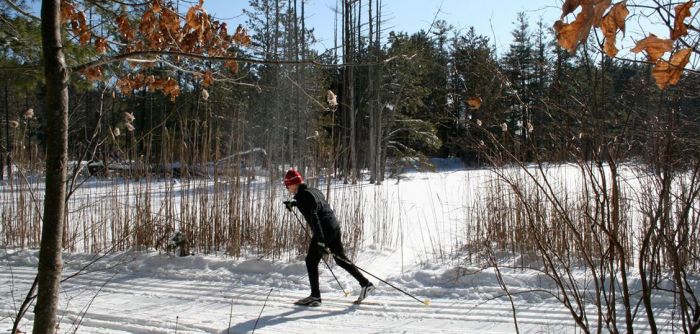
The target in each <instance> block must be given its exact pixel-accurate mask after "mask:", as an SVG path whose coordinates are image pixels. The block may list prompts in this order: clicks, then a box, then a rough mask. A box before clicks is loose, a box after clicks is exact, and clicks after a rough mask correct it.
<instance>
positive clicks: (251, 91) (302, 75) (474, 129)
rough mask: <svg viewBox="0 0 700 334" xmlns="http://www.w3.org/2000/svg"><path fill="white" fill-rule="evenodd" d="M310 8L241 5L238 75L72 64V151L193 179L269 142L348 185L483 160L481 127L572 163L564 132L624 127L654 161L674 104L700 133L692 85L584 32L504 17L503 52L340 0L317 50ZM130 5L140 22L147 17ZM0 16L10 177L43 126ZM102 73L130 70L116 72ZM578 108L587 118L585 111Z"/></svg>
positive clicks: (445, 28) (97, 21)
mask: <svg viewBox="0 0 700 334" xmlns="http://www.w3.org/2000/svg"><path fill="white" fill-rule="evenodd" d="M305 5H306V4H305V3H304V2H303V1H281V0H276V1H273V0H270V1H263V0H257V1H251V2H250V7H249V9H247V10H246V12H245V13H246V23H245V25H244V26H245V27H246V29H247V31H248V32H249V34H250V36H251V40H252V44H251V45H250V46H249V47H245V48H240V49H236V50H235V51H236V53H237V55H238V56H243V57H249V58H252V59H258V60H262V61H261V62H259V63H246V62H241V63H240V65H236V67H237V68H236V71H235V73H234V74H231V73H227V72H228V71H227V64H225V63H222V62H219V61H210V60H204V61H202V62H200V63H197V64H195V63H194V61H191V60H184V59H183V60H179V59H177V58H178V57H177V56H173V57H170V58H164V57H160V58H157V59H151V60H148V61H149V63H148V68H146V66H144V64H143V63H137V62H130V63H129V65H128V66H131V67H137V66H141V67H144V68H145V69H144V72H143V74H142V75H141V76H140V77H137V76H134V77H133V78H132V81H134V82H136V81H138V80H141V81H142V82H141V84H139V85H135V84H133V83H132V84H124V81H123V80H121V79H119V80H117V81H115V80H109V79H107V77H108V76H107V75H105V76H104V77H98V79H100V80H94V81H90V80H89V79H90V78H89V76H90V74H89V73H86V72H83V73H81V74H82V76H83V77H84V79H86V80H78V81H72V82H71V84H70V86H69V94H70V96H71V99H70V101H71V102H70V108H69V109H70V118H71V126H70V128H69V130H68V132H69V133H68V136H69V142H70V143H71V145H70V150H69V155H70V159H71V160H80V159H83V160H92V161H101V162H102V163H103V164H104V165H109V164H111V163H119V162H125V161H131V162H134V161H139V162H142V163H159V164H161V165H163V164H172V163H174V162H180V163H182V166H183V168H182V170H180V169H178V170H177V171H176V173H177V174H185V175H189V174H196V173H194V172H193V167H192V166H195V165H196V164H198V163H204V162H207V161H217V160H219V159H222V158H224V157H227V156H230V155H232V154H235V153H237V152H243V151H248V150H251V149H264V150H265V152H266V158H265V159H264V160H265V163H266V164H270V166H278V165H285V164H286V165H292V166H298V167H300V168H307V167H309V168H312V170H314V172H313V174H315V175H319V176H320V175H324V174H327V175H328V176H331V177H339V178H343V179H344V180H345V181H346V182H355V181H356V180H357V179H358V177H359V176H360V173H361V171H363V170H367V171H369V172H370V178H371V181H372V182H381V181H382V180H383V178H384V177H385V174H386V173H396V172H399V171H401V170H402V169H403V168H405V167H407V166H411V167H418V168H429V163H428V162H429V160H428V158H429V157H457V158H460V159H461V160H462V161H464V162H465V163H466V164H468V165H472V166H477V165H483V164H484V163H485V162H486V159H485V158H486V157H485V154H486V153H487V152H485V151H484V147H483V145H482V143H483V142H484V136H485V132H483V130H484V129H486V131H487V132H488V133H491V134H494V135H497V136H498V137H499V138H501V139H502V140H503V141H504V143H505V144H506V145H507V147H508V148H509V149H511V150H512V151H513V152H515V153H516V154H517V155H518V156H519V157H520V158H522V159H523V160H526V161H536V160H542V159H544V160H547V161H552V162H562V161H569V160H570V159H572V157H571V154H570V153H571V152H567V149H568V148H570V146H571V144H572V141H576V142H587V141H595V140H601V139H603V138H606V139H608V140H612V139H614V140H622V136H621V134H620V133H618V130H619V129H620V128H621V127H625V129H626V130H625V131H626V133H624V140H626V141H627V143H628V144H629V146H630V147H629V149H630V150H631V151H632V152H634V153H633V154H630V158H639V159H643V160H648V159H652V158H653V157H654V156H656V154H655V153H654V151H655V150H656V149H655V148H654V145H655V143H654V142H650V141H649V139H650V136H648V133H647V131H649V127H647V126H645V124H647V123H646V122H649V121H650V120H651V119H650V118H654V117H658V114H659V110H660V109H663V108H671V107H672V106H673V105H676V109H677V112H676V113H675V117H678V118H680V119H686V120H688V122H685V121H682V122H678V124H681V125H682V126H681V127H682V129H678V131H681V132H680V133H682V134H690V133H695V131H697V122H694V120H693V117H694V116H693V115H692V108H691V107H690V106H692V105H693V103H694V102H695V100H694V96H692V95H689V94H685V93H684V92H687V91H693V90H694V89H693V88H694V85H695V84H696V83H695V80H694V79H693V78H690V79H688V80H686V81H684V82H682V84H681V86H680V87H677V88H674V89H673V90H672V91H669V92H661V91H659V90H658V88H656V87H655V86H653V85H650V84H649V82H650V81H651V80H652V78H651V74H650V64H646V63H644V62H634V61H626V60H619V59H614V58H610V57H607V56H605V55H604V54H602V52H600V51H599V50H598V48H596V45H595V41H593V40H591V41H590V42H589V43H587V44H586V43H584V46H583V49H584V50H583V52H580V53H578V54H573V55H572V54H570V53H569V52H567V50H565V49H563V48H562V47H561V46H559V44H558V43H556V35H555V33H554V32H553V30H552V29H550V28H549V24H547V23H545V22H542V21H541V20H540V21H536V22H535V23H533V20H532V19H531V18H529V17H527V16H526V15H525V14H523V13H520V14H518V15H517V16H516V17H514V26H513V30H512V39H511V42H510V45H509V46H508V47H507V48H506V49H505V50H496V48H495V46H494V45H493V43H492V41H490V39H489V38H488V37H486V36H484V35H481V34H479V33H478V32H476V31H475V30H474V29H473V28H470V29H467V30H466V31H463V30H458V29H455V28H454V27H452V26H450V25H449V23H447V22H445V21H440V20H438V21H436V22H433V24H432V25H431V26H430V27H429V28H428V29H427V30H420V31H418V32H415V33H407V32H396V31H391V32H388V33H387V32H386V31H385V28H383V26H384V23H385V22H384V19H383V16H382V4H381V1H365V2H363V1H355V2H347V3H343V4H340V3H339V4H338V6H337V7H336V10H337V20H336V21H337V22H336V25H337V26H336V33H337V35H338V37H337V39H336V45H335V47H334V48H333V49H330V50H325V51H323V52H321V51H319V50H318V49H316V48H314V47H313V46H314V41H315V37H314V32H313V30H311V29H309V28H308V25H307V23H306V20H307V19H306V17H305ZM101 10H105V9H104V8H100V7H99V6H86V13H87V14H86V15H87V16H88V17H89V18H91V19H90V24H89V25H91V26H94V27H96V28H98V29H104V30H107V29H116V30H118V29H119V27H110V26H109V24H107V23H106V22H105V20H106V19H107V16H106V15H104V14H102V15H100V11H101ZM127 14H129V15H132V16H133V17H130V18H129V20H137V19H138V18H139V16H140V15H142V14H143V11H138V10H137V11H133V12H130V13H127ZM2 15H3V21H2V30H1V32H0V37H2V43H3V44H4V45H6V46H7V47H6V48H4V51H2V53H1V54H0V57H1V58H2V59H1V60H0V61H1V62H2V72H1V74H0V75H2V77H3V90H2V96H3V103H2V105H3V109H4V110H3V111H4V113H3V114H4V115H3V116H4V117H3V122H2V123H3V126H2V129H0V130H1V131H0V133H2V139H3V145H2V147H3V155H4V159H2V161H3V166H4V167H5V168H3V169H2V171H3V177H6V175H5V174H7V173H11V171H12V166H13V161H14V162H18V161H21V162H22V163H23V164H24V163H28V165H30V166H32V165H35V164H37V163H39V162H40V161H41V160H42V159H43V156H44V154H43V152H45V150H46V145H45V144H46V143H45V136H44V132H45V130H44V128H45V125H46V122H47V120H46V117H45V111H44V106H43V104H42V103H41V102H40V101H41V100H42V98H43V97H44V94H45V92H44V90H45V88H44V84H43V82H42V79H41V78H40V77H39V74H40V71H39V70H38V68H37V67H36V65H37V64H38V62H39V54H40V50H39V49H38V46H37V44H36V43H33V42H36V40H37V39H38V35H39V25H38V22H37V21H36V20H32V19H31V18H28V17H26V16H23V15H18V14H16V12H15V11H14V9H13V8H11V7H9V6H8V5H3V7H2ZM212 20H215V18H212ZM96 49H98V47H97V46H95V47H94V48H90V47H88V48H81V47H80V44H79V43H78V42H77V41H75V40H72V41H71V40H69V41H68V43H67V47H66V52H68V53H70V56H71V58H69V60H70V59H73V60H74V61H75V62H78V61H80V60H81V59H87V58H88V57H89V56H92V55H94V54H95V53H96V52H97V51H96ZM107 52H108V53H109V51H107ZM171 59H172V62H171V61H170V60H171ZM132 60H133V61H135V59H132ZM142 61H143V60H142ZM171 65H173V66H171ZM102 71H103V72H108V71H109V72H110V73H112V75H113V76H115V77H120V76H124V75H125V74H126V73H128V69H125V68H124V66H111V67H109V68H104V69H103V70H102ZM193 72H196V73H204V75H192V73H193ZM127 75H128V74H127ZM153 75H156V76H159V77H167V78H168V80H169V81H168V84H161V86H162V87H161V89H159V88H158V87H156V88H154V87H153V86H154V84H153V83H152V82H151V83H146V82H145V81H147V80H149V79H148V78H152V76H153ZM127 78H128V77H127ZM139 78H140V79H139ZM151 80H155V79H151ZM127 83H128V82H127ZM170 84H172V86H171V89H170V90H168V88H167V87H165V86H166V85H170ZM174 87H176V88H177V90H175V88H174ZM174 92H177V95H174V94H173V93H174ZM585 113H589V114H590V115H595V117H591V118H586V119H583V117H582V115H584V114H585ZM629 125H638V126H639V128H638V129H636V130H635V131H630V128H629ZM635 132H636V133H635ZM584 146H586V145H584ZM593 146H594V145H588V147H589V148H587V149H592V148H593ZM679 149H680V148H679ZM681 150H682V151H683V152H678V154H679V157H683V156H692V153H696V152H697V145H696V143H693V141H692V140H691V143H690V145H682V149H681ZM589 156H590V153H589ZM36 166H39V165H36ZM105 170H106V171H107V170H108V169H105ZM158 170H160V171H162V168H159V169H158ZM170 172H171V173H172V170H171V171H170ZM135 173H136V172H135Z"/></svg>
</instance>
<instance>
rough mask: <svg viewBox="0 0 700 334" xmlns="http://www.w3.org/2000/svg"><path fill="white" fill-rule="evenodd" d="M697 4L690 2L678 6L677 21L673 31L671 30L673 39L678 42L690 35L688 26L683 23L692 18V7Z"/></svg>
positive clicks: (691, 0) (674, 23)
mask: <svg viewBox="0 0 700 334" xmlns="http://www.w3.org/2000/svg"><path fill="white" fill-rule="evenodd" d="M694 3H695V2H694V1H693V0H690V1H688V2H686V3H684V4H681V5H678V6H676V8H675V10H676V19H675V21H674V22H673V30H671V39H672V40H674V41H675V40H677V39H679V38H680V37H682V36H685V35H687V34H688V26H687V25H686V24H685V23H683V21H684V20H685V19H686V18H688V17H689V16H690V7H693V4H694Z"/></svg>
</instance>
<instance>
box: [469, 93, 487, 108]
mask: <svg viewBox="0 0 700 334" xmlns="http://www.w3.org/2000/svg"><path fill="white" fill-rule="evenodd" d="M481 103H483V100H482V99H481V97H478V96H474V97H470V98H469V99H467V104H468V105H469V108H470V109H479V108H481Z"/></svg>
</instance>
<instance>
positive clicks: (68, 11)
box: [61, 1, 75, 23]
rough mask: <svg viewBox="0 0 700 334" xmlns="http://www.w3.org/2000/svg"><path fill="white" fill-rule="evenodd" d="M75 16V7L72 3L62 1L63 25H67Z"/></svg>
mask: <svg viewBox="0 0 700 334" xmlns="http://www.w3.org/2000/svg"><path fill="white" fill-rule="evenodd" d="M74 15H75V5H73V3H72V2H70V1H61V23H66V22H68V20H71V19H72V18H73V16H74Z"/></svg>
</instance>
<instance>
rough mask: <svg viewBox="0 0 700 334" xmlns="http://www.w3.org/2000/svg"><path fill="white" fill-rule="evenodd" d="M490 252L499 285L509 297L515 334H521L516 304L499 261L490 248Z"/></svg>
mask: <svg viewBox="0 0 700 334" xmlns="http://www.w3.org/2000/svg"><path fill="white" fill-rule="evenodd" d="M488 252H489V260H490V261H491V264H492V265H493V267H494V269H495V271H496V280H497V281H498V285H500V286H501V289H503V291H505V293H506V296H508V301H509V302H510V308H511V310H513V324H514V325H515V332H516V333H520V330H519V329H518V316H517V313H516V310H515V303H514V302H513V296H512V295H511V293H510V291H509V290H508V286H507V285H506V282H505V281H504V280H503V275H501V270H500V269H499V268H498V261H497V260H496V258H495V257H494V256H493V251H492V250H491V248H490V247H489V248H488Z"/></svg>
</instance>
